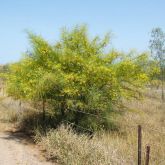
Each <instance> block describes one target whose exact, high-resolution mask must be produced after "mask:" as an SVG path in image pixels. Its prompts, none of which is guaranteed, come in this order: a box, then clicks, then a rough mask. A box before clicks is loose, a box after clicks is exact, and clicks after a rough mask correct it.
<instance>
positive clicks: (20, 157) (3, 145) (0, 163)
mask: <svg viewBox="0 0 165 165" xmlns="http://www.w3.org/2000/svg"><path fill="white" fill-rule="evenodd" d="M4 110H5V109H4V107H2V106H1V105H0V111H1V112H2V111H3V112H4ZM41 155H42V154H41V151H39V150H38V148H37V146H36V145H34V144H32V143H30V142H28V138H27V137H26V136H25V135H24V134H23V133H21V132H13V131H12V130H11V128H10V125H9V124H7V123H4V122H2V115H1V113H0V165H52V163H50V162H47V161H46V160H45V159H44V158H43V157H42V156H41Z"/></svg>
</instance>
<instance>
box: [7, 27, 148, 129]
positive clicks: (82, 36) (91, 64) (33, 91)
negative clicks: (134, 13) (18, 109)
mask: <svg viewBox="0 0 165 165" xmlns="http://www.w3.org/2000/svg"><path fill="white" fill-rule="evenodd" d="M28 35H29V40H30V44H31V49H30V50H28V51H27V52H26V53H25V54H24V55H23V58H22V59H21V60H20V61H18V62H17V63H14V64H11V65H10V67H9V71H8V73H7V75H6V78H7V80H6V83H7V92H8V95H10V96H13V97H15V98H16V99H24V100H25V99H26V100H35V101H38V102H41V101H43V102H45V103H46V106H47V107H51V111H52V112H53V114H54V118H56V117H57V118H58V119H59V117H60V121H62V120H63V119H64V120H67V121H70V122H72V123H75V124H77V125H80V126H83V127H86V128H89V129H92V130H98V129H108V128H109V127H110V126H111V121H110V117H111V114H112V112H113V113H115V109H114V107H115V106H116V105H118V103H119V102H120V100H121V99H122V98H128V97H139V90H140V89H142V88H143V86H144V84H145V83H146V82H147V80H148V75H147V72H146V68H147V62H148V58H147V54H145V53H144V54H139V55H138V54H137V55H136V56H135V55H134V54H129V55H127V54H124V53H120V52H117V51H115V50H110V51H109V52H107V44H108V43H109V36H108V35H106V36H105V37H104V38H103V39H100V37H98V36H96V37H94V38H91V37H89V36H88V31H87V28H86V26H76V27H74V28H73V29H71V30H67V29H63V30H62V32H61V38H60V39H59V41H58V42H56V43H55V44H49V43H48V42H47V41H46V40H44V39H43V38H42V37H41V36H38V35H35V34H33V33H28ZM45 103H44V105H45ZM48 105H49V106H48ZM80 111H82V112H86V113H92V114H95V115H97V116H98V118H97V117H92V116H90V115H86V114H84V113H80ZM43 112H44V113H45V109H43Z"/></svg>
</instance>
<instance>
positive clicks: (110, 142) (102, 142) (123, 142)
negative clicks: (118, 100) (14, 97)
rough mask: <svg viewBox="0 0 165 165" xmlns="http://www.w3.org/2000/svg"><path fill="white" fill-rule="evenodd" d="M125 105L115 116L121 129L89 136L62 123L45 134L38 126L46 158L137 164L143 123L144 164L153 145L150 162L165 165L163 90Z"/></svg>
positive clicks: (84, 164) (77, 164) (81, 164)
mask: <svg viewBox="0 0 165 165" xmlns="http://www.w3.org/2000/svg"><path fill="white" fill-rule="evenodd" d="M124 105H125V106H126V108H125V109H123V114H122V115H121V116H118V117H117V118H116V119H115V120H117V123H118V125H119V126H120V131H119V132H109V133H107V132H100V133H97V134H96V135H94V137H93V138H92V139H90V138H89V137H88V136H86V135H80V134H79V135H78V134H76V133H75V132H74V131H73V130H72V129H71V128H70V127H64V126H61V127H59V128H58V129H56V130H50V131H49V132H48V133H47V135H46V136H43V135H41V134H40V131H39V130H38V129H36V137H35V139H36V141H37V142H38V143H39V145H40V146H41V147H42V148H43V149H44V150H45V151H46V152H45V154H46V156H47V158H49V159H53V160H55V161H57V162H58V163H59V164H64V165H69V164H70V165H88V164H89V165H110V164H112V165H134V164H135V165H136V164H137V125H138V124H141V126H142V144H143V146H142V147H143V148H142V149H143V153H142V159H143V164H144V161H145V147H146V145H150V147H151V159H150V164H151V165H164V164H165V104H163V103H162V102H161V100H160V91H157V90H155V91H154V90H152V91H150V90H148V91H147V93H146V96H145V98H144V99H143V100H140V101H138V100H125V101H124ZM0 109H1V108H0ZM32 115H33V113H32ZM9 116H10V114H9ZM11 116H15V115H11ZM23 116H27V114H26V115H25V114H24V115H23ZM23 116H22V118H21V121H22V120H23V119H24V117H23ZM9 118H10V117H9ZM12 118H13V117H12ZM19 118H20V117H19ZM12 120H13V119H12ZM19 120H20V119H19ZM9 121H10V120H9ZM25 121H26V120H25Z"/></svg>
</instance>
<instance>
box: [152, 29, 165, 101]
mask: <svg viewBox="0 0 165 165" xmlns="http://www.w3.org/2000/svg"><path fill="white" fill-rule="evenodd" d="M150 49H151V55H152V56H153V58H154V59H155V60H156V61H157V63H158V66H159V69H160V74H159V75H160V76H159V79H160V80H161V88H162V100H163V101H164V100H165V97H164V75H165V33H164V32H163V31H162V29H161V28H154V29H153V30H152V32H151V40H150Z"/></svg>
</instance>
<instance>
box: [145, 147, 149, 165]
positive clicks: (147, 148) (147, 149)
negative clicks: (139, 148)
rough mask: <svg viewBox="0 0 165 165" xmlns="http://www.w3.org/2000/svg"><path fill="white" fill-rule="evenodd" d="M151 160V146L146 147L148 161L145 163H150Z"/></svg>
mask: <svg viewBox="0 0 165 165" xmlns="http://www.w3.org/2000/svg"><path fill="white" fill-rule="evenodd" d="M149 160H150V146H147V147H146V163H145V165H149Z"/></svg>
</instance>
